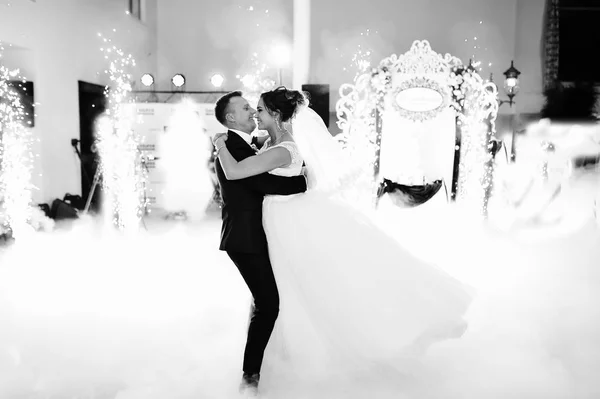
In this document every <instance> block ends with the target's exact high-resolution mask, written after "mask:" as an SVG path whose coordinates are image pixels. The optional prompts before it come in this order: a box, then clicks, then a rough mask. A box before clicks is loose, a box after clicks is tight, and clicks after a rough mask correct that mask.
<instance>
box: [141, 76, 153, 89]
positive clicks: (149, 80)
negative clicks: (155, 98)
mask: <svg viewBox="0 0 600 399" xmlns="http://www.w3.org/2000/svg"><path fill="white" fill-rule="evenodd" d="M140 80H141V81H142V84H143V85H144V86H146V87H150V86H152V85H153V84H154V76H152V75H150V74H149V73H145V74H143V75H142V79H140Z"/></svg>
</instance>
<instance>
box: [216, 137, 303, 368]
mask: <svg viewBox="0 0 600 399" xmlns="http://www.w3.org/2000/svg"><path fill="white" fill-rule="evenodd" d="M226 145H227V149H228V150H229V152H230V153H231V155H233V157H234V158H235V159H236V160H237V161H241V160H243V159H245V158H248V157H250V156H252V155H254V150H253V149H252V148H251V147H250V146H249V145H248V144H247V143H246V142H245V141H244V139H242V138H241V137H240V136H239V135H238V134H237V133H235V132H232V131H229V134H228V139H227V141H226ZM215 168H216V171H217V177H218V179H219V184H220V186H221V195H222V198H223V203H224V205H223V211H222V216H223V227H222V229H221V245H220V247H219V249H221V250H222V251H227V254H228V255H229V257H230V258H231V260H232V261H233V263H234V264H235V265H236V266H237V268H238V270H239V271H240V274H241V275H242V277H243V278H244V281H246V284H247V285H248V288H249V289H250V292H251V293H252V296H253V297H254V306H253V309H252V317H251V319H250V326H249V327H248V339H247V341H246V349H245V353H244V365H243V371H244V373H248V374H254V373H259V372H260V367H261V364H262V359H263V355H264V351H265V348H266V346H267V343H268V342H269V338H270V336H271V333H272V332H273V327H274V326H275V320H277V315H278V314H279V292H278V291H277V284H276V283H275V276H274V275H273V269H272V268H271V262H270V260H269V253H268V247H267V238H266V236H265V231H264V229H263V225H262V203H263V199H264V196H265V195H266V194H276V195H277V194H278V195H290V194H297V193H301V192H304V191H306V180H305V178H304V176H296V177H280V176H274V175H270V174H268V173H263V174H261V175H258V176H252V177H249V178H246V179H240V180H227V179H226V178H225V173H224V172H223V168H222V167H221V163H220V162H219V160H218V159H217V160H216V162H215Z"/></svg>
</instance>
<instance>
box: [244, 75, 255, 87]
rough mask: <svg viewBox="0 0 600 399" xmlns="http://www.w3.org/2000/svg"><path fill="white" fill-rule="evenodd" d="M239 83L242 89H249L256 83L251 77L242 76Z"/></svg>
mask: <svg viewBox="0 0 600 399" xmlns="http://www.w3.org/2000/svg"><path fill="white" fill-rule="evenodd" d="M241 81H242V84H243V85H244V87H246V88H249V87H252V86H254V82H255V81H256V79H255V77H254V76H253V75H244V77H243V78H242V79H241Z"/></svg>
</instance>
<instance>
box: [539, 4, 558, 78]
mask: <svg viewBox="0 0 600 399" xmlns="http://www.w3.org/2000/svg"><path fill="white" fill-rule="evenodd" d="M559 3H560V0H546V9H545V16H544V31H543V35H542V68H543V71H542V76H543V77H544V82H543V83H544V89H548V88H550V87H552V86H554V85H555V84H556V83H557V81H558V54H559V47H560V46H559V22H558V16H559V8H560V7H559Z"/></svg>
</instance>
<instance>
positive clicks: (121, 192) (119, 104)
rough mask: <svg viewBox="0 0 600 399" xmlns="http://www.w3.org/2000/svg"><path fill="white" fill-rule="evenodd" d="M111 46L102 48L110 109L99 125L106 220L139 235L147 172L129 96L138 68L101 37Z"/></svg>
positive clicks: (128, 57) (143, 209) (106, 40)
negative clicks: (106, 61) (132, 74)
mask: <svg viewBox="0 0 600 399" xmlns="http://www.w3.org/2000/svg"><path fill="white" fill-rule="evenodd" d="M98 36H99V37H101V38H102V40H103V42H104V43H107V44H108V45H109V46H107V47H103V48H101V51H102V52H103V53H104V56H105V59H107V60H108V61H109V67H108V69H107V70H106V71H105V73H106V74H107V75H108V78H109V79H110V81H111V86H112V87H111V88H108V87H107V88H106V90H105V95H106V98H107V101H108V106H107V110H106V112H105V114H104V115H103V116H101V117H100V118H99V121H98V124H97V137H98V142H97V148H98V151H99V154H100V167H101V168H102V169H101V170H102V176H103V179H102V184H103V189H104V212H105V217H106V218H107V220H108V221H109V222H110V223H111V224H114V225H115V226H117V227H118V228H119V229H120V230H122V231H125V232H134V231H137V229H138V227H139V222H140V219H141V217H142V216H143V214H144V211H145V209H146V205H147V204H146V198H145V195H144V187H145V181H146V179H147V171H146V170H145V168H144V167H143V163H142V153H141V152H140V151H139V146H140V144H141V140H140V137H139V136H138V134H137V133H136V131H135V130H134V129H132V124H133V122H134V121H135V118H136V115H135V108H134V107H133V106H132V103H133V101H132V98H131V96H130V93H131V90H132V87H131V81H132V77H131V74H129V73H128V72H127V71H128V70H130V69H131V68H132V67H134V66H135V60H134V59H133V57H132V56H131V54H128V55H125V53H124V51H123V50H121V49H120V48H117V47H116V46H110V43H111V42H112V40H111V39H109V38H104V37H102V35H101V34H98Z"/></svg>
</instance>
